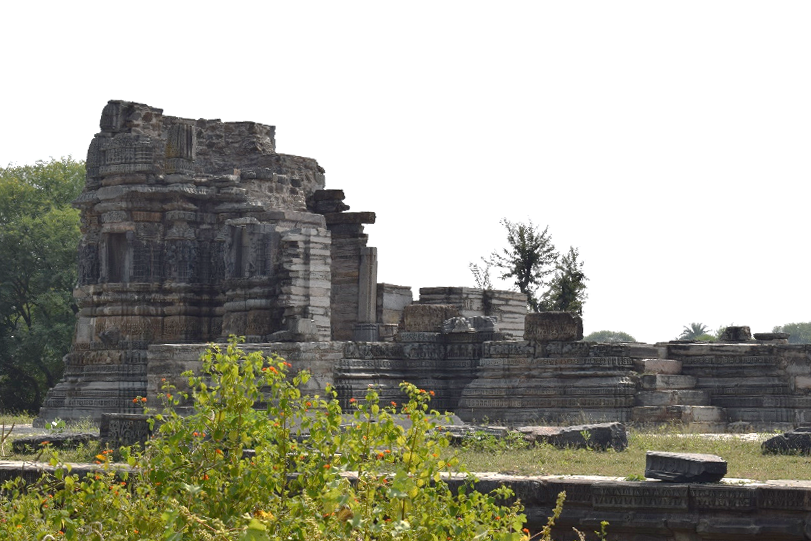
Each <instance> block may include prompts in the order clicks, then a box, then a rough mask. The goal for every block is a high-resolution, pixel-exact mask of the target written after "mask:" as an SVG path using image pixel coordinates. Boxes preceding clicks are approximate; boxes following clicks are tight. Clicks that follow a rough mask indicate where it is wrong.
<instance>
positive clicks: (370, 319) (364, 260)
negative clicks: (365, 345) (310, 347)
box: [352, 246, 379, 342]
mask: <svg viewBox="0 0 811 541" xmlns="http://www.w3.org/2000/svg"><path fill="white" fill-rule="evenodd" d="M378 337H379V333H378V329H377V248H374V247H371V246H366V247H363V248H361V250H360V267H359V269H358V322H357V323H356V324H355V327H354V329H353V330H352V339H353V340H355V341H356V342H377V341H378Z"/></svg>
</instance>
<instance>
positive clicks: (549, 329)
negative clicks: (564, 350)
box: [524, 312, 583, 342]
mask: <svg viewBox="0 0 811 541" xmlns="http://www.w3.org/2000/svg"><path fill="white" fill-rule="evenodd" d="M582 339H583V319H582V318H581V317H580V316H578V315H577V314H574V313H572V312H538V313H534V314H527V316H526V318H525V319H524V340H530V341H533V342H575V341H577V340H582Z"/></svg>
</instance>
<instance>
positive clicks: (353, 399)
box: [349, 397, 357, 404]
mask: <svg viewBox="0 0 811 541" xmlns="http://www.w3.org/2000/svg"><path fill="white" fill-rule="evenodd" d="M355 402H357V400H355V397H352V398H350V399H349V403H350V404H354V403H355Z"/></svg>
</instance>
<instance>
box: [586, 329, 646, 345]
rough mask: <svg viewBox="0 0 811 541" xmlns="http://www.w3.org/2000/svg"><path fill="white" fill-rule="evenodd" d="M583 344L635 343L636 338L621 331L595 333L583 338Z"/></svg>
mask: <svg viewBox="0 0 811 541" xmlns="http://www.w3.org/2000/svg"><path fill="white" fill-rule="evenodd" d="M583 340H584V341H585V342H636V338H634V337H633V336H631V335H630V334H628V333H627V332H622V331H595V332H593V333H591V334H589V335H588V336H585V337H583Z"/></svg>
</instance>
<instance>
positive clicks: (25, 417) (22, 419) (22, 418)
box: [0, 412, 36, 427]
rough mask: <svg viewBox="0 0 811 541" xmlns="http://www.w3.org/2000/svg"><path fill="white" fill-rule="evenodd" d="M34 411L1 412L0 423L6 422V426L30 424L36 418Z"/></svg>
mask: <svg viewBox="0 0 811 541" xmlns="http://www.w3.org/2000/svg"><path fill="white" fill-rule="evenodd" d="M34 417H36V415H34V414H33V413H8V412H0V424H5V425H6V427H9V426H11V425H12V423H13V424H15V425H18V426H19V425H30V424H31V421H33V420H34Z"/></svg>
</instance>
